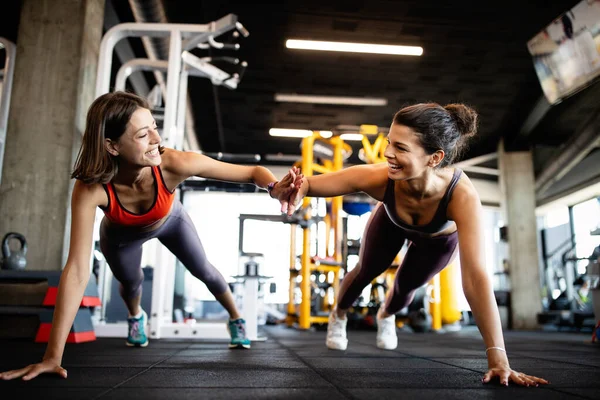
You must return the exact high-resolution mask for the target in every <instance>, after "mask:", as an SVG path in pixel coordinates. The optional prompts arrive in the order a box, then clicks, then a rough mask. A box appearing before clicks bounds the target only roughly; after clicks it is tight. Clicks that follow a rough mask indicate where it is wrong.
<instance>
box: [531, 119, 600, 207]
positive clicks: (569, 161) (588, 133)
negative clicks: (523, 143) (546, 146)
mask: <svg viewBox="0 0 600 400" xmlns="http://www.w3.org/2000/svg"><path fill="white" fill-rule="evenodd" d="M594 114H595V115H593V116H592V117H591V118H590V119H589V120H588V121H587V122H586V123H585V124H584V125H583V126H582V127H580V128H579V129H578V130H577V131H575V132H574V134H573V136H571V138H570V139H569V141H567V142H566V143H565V145H564V146H563V148H562V149H561V150H560V153H559V154H558V156H557V157H553V158H552V159H551V160H550V162H549V163H548V164H546V165H545V166H544V168H543V169H542V171H541V172H540V173H539V174H538V177H537V178H536V180H535V191H536V197H537V198H540V197H542V195H543V194H544V193H545V192H546V191H547V190H548V189H549V188H550V186H552V185H553V184H554V183H555V182H557V181H558V180H560V179H561V178H562V177H563V176H565V175H566V174H567V172H569V171H570V170H571V169H572V168H573V167H574V166H576V165H577V164H578V163H579V162H580V161H581V160H583V159H584V158H585V157H586V156H587V155H588V154H589V153H590V151H592V150H593V149H594V148H595V147H597V146H598V145H599V142H600V113H594Z"/></svg>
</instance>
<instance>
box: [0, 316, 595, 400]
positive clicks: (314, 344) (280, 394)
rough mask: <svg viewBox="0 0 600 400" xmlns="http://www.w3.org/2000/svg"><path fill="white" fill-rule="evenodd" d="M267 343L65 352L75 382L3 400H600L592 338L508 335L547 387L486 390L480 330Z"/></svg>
mask: <svg viewBox="0 0 600 400" xmlns="http://www.w3.org/2000/svg"><path fill="white" fill-rule="evenodd" d="M264 333H265V334H266V335H267V336H268V340H267V341H265V342H255V343H253V347H252V349H251V350H229V349H228V348H227V345H226V342H224V341H198V340H196V341H181V340H153V341H151V342H150V345H149V346H148V347H147V348H127V347H126V346H125V345H124V340H123V339H105V338H99V339H97V340H96V341H94V342H90V343H83V344H70V345H67V349H66V353H65V357H64V361H63V366H64V367H65V368H66V369H67V370H68V374H69V377H68V379H66V380H63V379H61V378H58V377H52V376H41V377H38V378H36V379H34V380H33V381H30V382H22V381H20V380H16V381H7V382H4V381H0V393H2V396H1V397H2V398H4V399H9V398H10V399H12V398H19V399H34V398H35V399H43V400H49V399H61V400H67V399H128V400H133V399H145V400H151V399H228V400H232V399H277V398H280V399H327V400H336V399H369V400H373V399H385V400H390V399H398V398H405V399H461V400H463V399H487V398H490V399H491V398H493V399H511V400H516V399H538V398H539V399H577V398H579V399H581V398H586V399H600V345H598V344H593V343H591V334H575V333H554V332H506V334H505V336H506V343H507V348H508V351H509V357H510V361H511V366H512V367H513V369H516V370H519V371H522V372H526V373H528V374H531V375H537V376H541V377H543V378H546V379H547V380H549V381H550V385H548V386H545V387H538V388H535V387H533V388H532V387H529V388H526V387H516V386H509V387H504V386H501V385H500V384H499V383H497V382H494V383H492V384H486V385H484V384H482V383H481V378H482V376H483V373H484V372H485V370H486V367H487V362H486V359H485V357H484V350H483V342H482V340H481V337H480V335H479V333H478V332H477V331H476V330H475V329H474V328H472V327H469V328H467V329H463V330H462V331H460V332H454V333H446V334H436V333H427V334H413V333H407V332H400V333H399V346H398V349H396V350H394V351H384V350H380V349H378V348H377V347H376V346H375V332H367V331H350V332H349V333H348V335H349V340H350V342H349V345H348V350H346V351H345V352H340V351H334V350H328V349H327V348H326V347H325V332H320V331H319V332H302V331H298V330H295V329H288V328H285V327H283V326H275V327H267V328H266V329H264ZM44 348H45V345H43V344H34V343H31V342H25V341H15V340H2V341H0V370H6V369H12V368H16V367H21V366H23V365H25V364H28V363H33V362H36V361H38V360H39V359H40V357H41V356H42V354H43V351H44Z"/></svg>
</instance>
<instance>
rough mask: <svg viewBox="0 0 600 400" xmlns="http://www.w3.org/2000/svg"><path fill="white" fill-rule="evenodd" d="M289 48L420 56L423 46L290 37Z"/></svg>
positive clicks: (287, 44) (287, 42) (287, 45)
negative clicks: (324, 40) (325, 40)
mask: <svg viewBox="0 0 600 400" xmlns="http://www.w3.org/2000/svg"><path fill="white" fill-rule="evenodd" d="M285 46H286V47H287V48H288V49H303V50H322V51H346V52H352V53H373V54H395V55H404V56H420V55H422V54H423V48H422V47H419V46H392V45H387V44H369V43H346V42H321V41H314V40H297V39H288V40H286V42H285Z"/></svg>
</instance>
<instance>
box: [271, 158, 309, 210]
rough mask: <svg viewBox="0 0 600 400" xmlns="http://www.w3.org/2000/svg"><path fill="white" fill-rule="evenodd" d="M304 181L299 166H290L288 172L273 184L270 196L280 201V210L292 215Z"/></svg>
mask: <svg viewBox="0 0 600 400" xmlns="http://www.w3.org/2000/svg"><path fill="white" fill-rule="evenodd" d="M303 182H304V175H302V174H301V173H300V168H298V167H292V168H290V170H289V171H288V173H287V174H286V175H285V176H284V177H283V178H282V179H281V180H280V181H279V182H277V183H276V184H275V186H274V187H273V189H272V190H271V197H273V198H276V199H278V200H279V202H280V203H281V212H282V213H286V214H287V215H288V216H289V215H292V214H293V213H294V211H295V209H296V205H297V204H298V203H299V201H300V200H301V199H300V196H299V192H300V188H301V187H302V183H303Z"/></svg>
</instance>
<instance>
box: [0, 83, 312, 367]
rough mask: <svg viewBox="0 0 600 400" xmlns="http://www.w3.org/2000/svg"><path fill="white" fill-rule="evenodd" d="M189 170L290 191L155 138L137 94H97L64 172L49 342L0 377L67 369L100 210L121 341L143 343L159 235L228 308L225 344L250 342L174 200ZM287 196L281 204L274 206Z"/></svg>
mask: <svg viewBox="0 0 600 400" xmlns="http://www.w3.org/2000/svg"><path fill="white" fill-rule="evenodd" d="M192 176H200V177H204V178H207V179H215V180H223V181H228V182H240V183H248V184H254V185H256V186H258V187H260V188H264V189H267V190H268V192H269V194H271V195H272V197H275V198H277V197H285V198H287V197H289V195H290V194H291V191H292V190H293V189H294V187H295V186H294V185H296V187H298V186H299V185H300V183H301V182H300V180H296V182H294V179H292V178H290V177H287V178H285V179H282V180H281V181H279V182H278V181H277V179H276V178H275V176H274V175H273V174H272V173H271V171H269V170H268V169H266V168H264V167H261V166H255V167H249V166H241V165H234V164H228V163H224V162H220V161H216V160H214V159H211V158H209V157H206V156H204V155H202V154H197V153H194V152H184V151H177V150H174V149H168V148H164V147H163V146H161V138H160V136H159V133H158V130H157V126H156V122H155V120H154V118H153V117H152V114H151V113H150V110H149V106H148V104H147V103H146V101H145V100H144V99H143V98H141V97H139V96H136V95H134V94H131V93H124V92H115V93H107V94H105V95H102V96H100V97H99V98H97V99H96V100H95V101H94V102H93V103H92V105H91V106H90V108H89V110H88V115H87V121H86V129H85V134H84V137H83V142H82V145H81V149H80V151H79V156H78V158H77V161H76V164H75V169H74V171H73V174H72V178H75V179H76V182H75V186H74V189H73V194H72V201H71V215H72V218H71V242H70V248H69V257H68V260H67V263H66V265H65V267H64V270H63V273H62V277H61V280H60V285H59V289H58V296H57V304H56V307H55V311H54V318H53V322H52V330H51V333H50V340H49V342H48V346H47V348H46V353H45V355H44V358H43V361H41V362H40V363H38V364H33V365H30V366H28V367H25V368H23V369H20V370H14V371H9V372H4V373H2V374H0V379H14V378H18V377H23V378H24V379H32V378H34V377H36V376H37V375H39V374H41V373H48V372H49V373H57V374H60V375H62V376H63V377H64V378H66V377H67V374H66V370H64V369H63V368H62V367H61V360H62V355H63V350H64V345H65V342H66V340H67V336H68V334H69V331H70V329H71V326H72V325H73V321H74V318H75V314H76V311H77V309H78V307H79V304H80V303H81V299H82V296H83V291H84V289H85V287H86V285H87V282H88V279H89V277H90V269H89V259H90V254H91V251H92V242H93V235H92V233H93V232H92V231H93V228H94V220H95V214H96V209H97V208H98V207H99V208H101V209H102V210H103V211H104V213H105V218H104V219H103V221H102V225H101V228H100V247H101V249H102V252H103V254H104V256H105V258H106V260H107V262H108V265H109V266H110V268H111V270H112V272H113V275H114V277H115V278H116V279H117V280H118V281H119V282H120V284H121V296H122V297H123V300H124V301H125V304H126V306H127V309H128V311H129V317H128V324H129V330H128V337H127V340H126V344H127V345H128V346H140V347H144V346H146V345H147V344H148V335H147V333H146V323H147V318H148V317H147V314H146V312H145V311H144V310H142V308H141V306H140V304H141V298H142V293H141V287H142V281H143V278H144V276H143V272H142V269H141V264H140V263H141V255H142V244H143V243H144V242H146V241H147V240H150V239H152V238H157V239H158V240H160V241H161V242H162V243H163V244H164V245H165V247H167V248H168V249H169V250H170V251H171V252H172V253H173V254H174V255H175V256H176V257H177V258H178V259H179V260H180V261H181V262H182V263H183V264H184V265H185V267H186V268H187V269H188V270H189V271H190V272H191V273H192V275H194V276H195V277H197V278H198V279H200V280H202V282H204V283H205V284H206V285H207V287H208V289H209V290H210V291H211V292H212V294H213V295H214V296H215V298H216V299H217V300H218V301H219V302H220V303H221V304H222V305H223V307H224V308H225V309H226V310H227V312H228V313H229V316H230V320H229V321H228V323H227V329H228V330H229V332H230V334H231V342H230V344H229V347H230V348H249V347H250V341H249V340H248V338H247V337H246V334H245V321H244V320H243V319H242V318H241V315H240V313H239V311H238V309H237V307H236V305H235V302H234V298H233V295H232V293H231V291H230V289H229V286H228V284H227V282H226V281H225V279H224V278H223V276H222V275H221V273H220V272H219V271H218V270H217V269H216V268H215V267H214V266H213V265H212V264H210V262H209V261H208V260H207V259H206V255H205V253H204V249H203V247H202V243H201V242H200V239H199V237H198V234H197V232H196V230H195V228H194V224H193V222H192V221H191V219H190V218H189V216H188V215H187V213H186V212H185V210H184V209H183V207H182V205H181V203H180V202H179V201H178V200H176V199H175V193H174V192H175V188H176V187H177V186H178V185H179V184H180V183H181V182H183V181H184V180H186V179H187V178H189V177H192ZM285 208H287V203H286V202H285V201H284V202H283V203H282V210H284V209H285Z"/></svg>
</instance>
